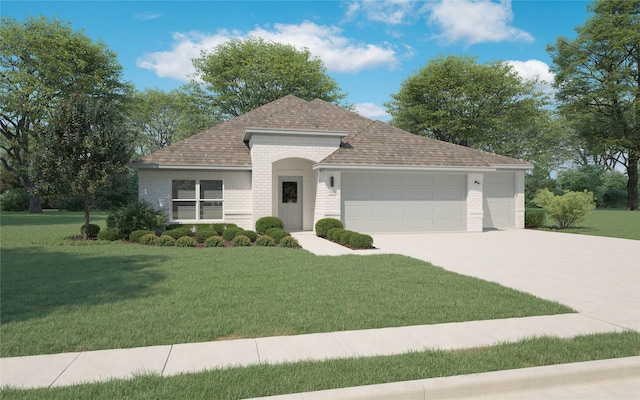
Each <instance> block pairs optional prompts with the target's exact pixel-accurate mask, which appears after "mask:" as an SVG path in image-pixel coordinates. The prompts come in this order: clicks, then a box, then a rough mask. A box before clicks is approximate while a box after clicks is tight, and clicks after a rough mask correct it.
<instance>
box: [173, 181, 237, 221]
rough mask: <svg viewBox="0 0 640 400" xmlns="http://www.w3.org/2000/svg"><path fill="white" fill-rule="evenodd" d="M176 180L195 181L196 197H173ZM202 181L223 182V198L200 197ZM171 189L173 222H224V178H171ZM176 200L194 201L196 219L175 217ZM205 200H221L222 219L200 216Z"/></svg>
mask: <svg viewBox="0 0 640 400" xmlns="http://www.w3.org/2000/svg"><path fill="white" fill-rule="evenodd" d="M175 181H195V188H194V194H195V198H192V199H181V198H174V197H173V185H174V182H175ZM202 181H219V182H220V184H221V186H222V187H221V192H222V195H221V198H220V199H208V198H204V199H203V198H200V194H201V186H200V182H202ZM170 182H171V189H170V193H171V208H170V212H171V221H172V222H178V223H182V222H187V223H191V222H196V223H197V222H211V223H215V222H223V221H224V215H225V214H224V207H225V205H224V203H225V202H224V192H225V187H224V179H171V181H170ZM175 202H193V203H194V207H195V219H184V218H182V219H178V218H175V217H174V211H173V205H174V203H175ZM203 202H219V203H221V204H222V206H221V207H222V217H221V218H220V219H211V218H209V219H202V218H200V207H201V203H203Z"/></svg>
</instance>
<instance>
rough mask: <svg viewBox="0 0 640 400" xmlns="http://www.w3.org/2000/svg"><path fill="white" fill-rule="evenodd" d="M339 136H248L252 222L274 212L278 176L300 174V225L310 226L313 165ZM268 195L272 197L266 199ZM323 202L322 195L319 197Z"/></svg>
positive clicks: (313, 201) (313, 202)
mask: <svg viewBox="0 0 640 400" xmlns="http://www.w3.org/2000/svg"><path fill="white" fill-rule="evenodd" d="M339 145H340V139H339V138H335V137H332V138H322V137H296V136H290V135H286V136H285V135H283V136H278V135H272V134H271V135H261V134H255V133H254V134H253V136H252V137H251V142H250V148H251V163H252V165H253V222H254V223H255V221H257V220H258V219H259V218H261V217H265V216H270V215H275V216H277V212H278V210H277V206H278V204H277V203H278V191H277V190H278V188H277V186H278V177H279V176H302V177H303V229H304V230H313V225H314V223H315V215H316V212H317V211H316V207H317V204H318V201H316V199H317V197H316V196H317V195H320V196H323V197H324V194H323V193H322V191H319V189H320V188H319V186H320V185H319V184H318V175H317V173H316V172H315V171H313V170H312V168H311V167H312V165H313V164H314V163H317V162H319V161H321V160H322V159H324V158H325V157H327V156H328V155H329V154H331V153H333V152H334V151H335V150H336V149H337V148H338V147H339ZM269 199H270V200H271V201H269ZM318 200H319V201H320V203H322V199H318Z"/></svg>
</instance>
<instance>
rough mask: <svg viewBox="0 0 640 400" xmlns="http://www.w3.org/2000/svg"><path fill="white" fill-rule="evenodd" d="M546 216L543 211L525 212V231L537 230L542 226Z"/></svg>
mask: <svg viewBox="0 0 640 400" xmlns="http://www.w3.org/2000/svg"><path fill="white" fill-rule="evenodd" d="M546 219H547V216H546V215H545V211H544V210H525V212H524V227H525V228H526V229H538V228H542V227H543V226H544V223H545V222H546Z"/></svg>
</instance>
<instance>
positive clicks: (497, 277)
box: [0, 230, 640, 399]
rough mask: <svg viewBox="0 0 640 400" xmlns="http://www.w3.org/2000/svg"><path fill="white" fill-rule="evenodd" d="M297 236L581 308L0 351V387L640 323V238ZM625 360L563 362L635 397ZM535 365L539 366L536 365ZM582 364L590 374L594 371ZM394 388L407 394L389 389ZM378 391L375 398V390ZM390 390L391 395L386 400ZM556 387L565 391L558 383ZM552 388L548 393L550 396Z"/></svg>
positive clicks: (636, 371)
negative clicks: (15, 353) (344, 240)
mask: <svg viewBox="0 0 640 400" xmlns="http://www.w3.org/2000/svg"><path fill="white" fill-rule="evenodd" d="M294 236H295V237H296V238H297V239H298V241H299V242H300V244H301V245H302V246H303V247H304V248H305V249H306V250H308V251H311V252H313V253H315V254H318V255H343V254H381V253H399V254H405V255H408V256H411V257H415V258H418V259H423V260H426V261H430V262H432V263H433V264H435V265H438V266H441V267H443V268H445V269H449V270H452V271H455V272H459V273H462V274H466V275H471V276H476V277H479V278H482V279H486V280H490V281H495V282H498V283H501V284H503V285H505V286H509V287H513V288H515V289H518V290H522V291H526V292H529V293H532V294H534V295H537V296H539V297H542V298H545V299H550V300H556V301H559V302H561V303H563V304H566V305H568V306H570V307H572V308H574V309H576V310H578V313H575V314H561V315H552V316H538V317H526V318H512V319H502V320H486V321H470V322H460V323H448V324H438V325H423V326H409V327H395V328H393V327H392V328H384V329H375V330H360V331H345V332H329V333H315V334H309V335H297V336H279V337H267V338H256V339H240V340H233V341H219V342H218V341H216V342H206V343H185V344H173V345H166V346H151V347H142V348H134V349H116V350H100V351H91V352H77V353H64V354H52V355H39V356H27V357H11V358H2V359H0V385H3V386H4V385H11V386H16V387H24V388H34V387H55V386H65V385H74V384H78V383H82V382H91V381H106V380H109V379H114V378H130V377H132V376H135V375H136V374H139V373H141V372H147V373H154V374H159V375H161V376H171V375H175V374H180V373H188V372H196V371H202V370H206V369H213V368H225V367H230V366H247V365H253V364H264V363H281V362H294V361H301V360H324V359H333V358H347V357H358V356H374V355H391V354H400V353H405V352H408V351H412V350H423V349H445V350H449V349H461V348H470V347H478V346H489V345H493V344H497V343H503V342H512V341H517V340H520V339H522V338H525V337H531V336H541V335H550V336H557V337H573V336H576V335H581V334H588V333H597V332H621V331H623V330H625V329H635V330H640V241H632V240H621V239H608V238H594V237H585V236H578V235H565V234H558V233H548V232H534V231H524V230H514V231H509V232H502V231H495V232H493V231H492V232H485V233H482V234H480V233H478V234H473V233H462V234H412V235H408V234H407V235H399V234H398V235H391V234H385V235H374V245H375V246H376V247H378V249H374V250H359V251H352V250H349V249H346V248H344V247H342V246H339V245H336V244H334V243H331V242H328V241H326V240H324V239H320V238H317V237H315V236H314V235H313V233H311V232H301V233H295V234H294ZM625 360H627V361H620V360H605V361H601V362H593V363H579V365H576V366H572V365H569V366H567V367H566V368H568V369H569V372H566V374H567V375H566V379H567V381H568V382H576V379H578V381H579V380H580V379H587V378H585V377H588V376H591V378H588V379H587V380H588V381H590V382H592V384H594V385H595V387H597V388H598V390H599V392H598V391H597V390H595V389H594V390H593V391H592V393H604V392H607V391H609V390H613V389H614V388H618V390H619V391H622V392H620V393H617V394H616V396H617V398H630V399H634V398H638V393H639V391H638V390H640V368H638V366H640V357H633V358H630V359H625ZM625 363H626V364H625ZM603 365H604V366H605V367H603ZM572 368H573V369H572ZM602 368H604V369H602ZM519 371H520V372H518V373H519V374H525V376H527V372H523V371H529V370H528V369H527V370H519ZM532 371H534V369H532V370H531V371H529V372H532ZM545 371H549V370H545ZM580 371H582V372H580ZM584 371H592V373H591V375H589V374H588V373H587V372H584ZM594 371H595V372H594ZM598 371H601V372H598ZM606 371H609V372H606ZM505 373H507V372H505ZM514 374H517V373H516V372H514ZM594 374H595V375H594ZM479 375H482V376H486V375H483V374H479ZM543 375H544V374H543ZM552 375H553V373H552V374H550V375H547V376H552ZM496 376H497V377H498V378H496ZM501 376H502V375H500V374H498V375H491V376H490V377H489V378H483V379H488V380H489V381H492V379H498V381H494V383H493V384H491V385H490V386H491V387H492V388H494V389H496V388H499V387H501V385H503V383H504V382H505V381H504V379H506V378H504V377H502V378H500V377H501ZM563 376H564V375H563ZM594 376H596V377H597V376H600V377H602V378H603V379H602V382H600V383H598V382H599V380H598V379H596V378H594ZM571 377H573V378H571ZM580 377H581V378H580ZM480 378H481V377H480V376H470V377H469V376H468V377H467V378H464V377H450V378H442V379H443V381H435V380H428V381H429V382H430V383H425V382H423V381H420V382H419V387H420V389H418V392H419V393H421V394H419V395H416V396H413V394H412V393H414V392H412V391H411V390H413V389H415V386H412V385H413V384H415V382H413V383H410V382H404V383H398V384H390V385H384V386H383V387H378V386H379V385H375V387H374V388H372V387H369V386H366V387H362V388H350V389H343V390H342V391H338V392H335V391H333V392H322V393H321V392H316V393H313V394H305V395H302V394H299V395H291V396H289V397H286V398H291V399H294V398H295V399H302V398H305V399H306V398H316V399H320V398H332V399H336V398H345V399H346V398H349V399H354V398H362V399H364V398H399V397H400V398H420V399H422V398H425V396H426V395H427V393H431V392H429V391H428V390H427V387H428V386H429V385H432V386H433V385H436V386H438V385H445V386H446V385H453V386H454V387H457V388H460V387H463V386H464V385H463V384H462V383H460V382H461V381H465V382H467V383H466V384H467V385H470V384H471V385H476V386H475V387H479V386H477V385H482V382H483V381H482V379H480ZM614 378H615V379H614ZM500 379H503V380H500ZM514 379H515V378H514ZM519 379H526V378H519ZM549 379H550V378H549ZM549 379H546V380H545V379H543V380H542V381H541V382H542V383H537V384H538V385H542V387H547V386H549V385H550V382H551V383H553V381H550V380H549ZM562 379H564V378H562ZM469 380H470V381H469ZM507 381H510V380H509V379H507ZM438 382H443V383H438ZM444 382H447V383H446V384H445V383H444ZM452 382H453V383H452ZM469 382H471V383H469ZM501 382H502V383H501ZM518 382H523V381H522V380H520V381H518ZM545 382H546V383H545ZM556 383H557V381H556ZM425 385H426V386H425ZM531 385H533V383H531ZM551 386H553V385H551ZM412 387H413V389H411V388H412ZM397 388H401V389H400V390H405V389H406V391H401V392H397V391H395V392H394V390H397ZM403 388H404V389H403ZM620 388H622V389H620ZM565 389H566V388H565ZM371 390H374V391H373V392H372V391H371ZM387 390H388V392H387ZM456 390H457V389H456ZM563 390H564V389H563ZM354 391H355V392H354ZM323 393H324V394H323ZM327 393H328V394H327ZM372 393H378V394H379V395H376V396H373V395H372ZM385 393H387V394H389V396H387V397H385V395H384V394H385ZM447 393H450V394H451V393H453V394H452V395H451V397H446V396H444V397H441V398H460V397H462V394H461V392H456V391H455V390H454V391H453V392H447ZM455 393H457V395H456V394H455ZM487 393H489V392H487ZM491 393H493V394H495V393H496V392H495V391H494V392H491ZM508 393H510V392H505V393H504V395H507V394H508ZM530 393H533V392H530ZM553 393H555V394H558V393H560V392H558V390H557V389H555V391H554V392H553ZM323 396H324V397H323ZM412 396H413V397H412ZM465 396H466V395H465ZM501 396H502V395H501ZM550 396H551V395H550V394H547V395H545V396H544V397H545V398H551V397H550ZM491 397H497V396H491ZM524 397H525V396H524V395H519V396H515V398H524ZM534 397H536V396H534ZM500 398H509V397H504V396H503V397H500ZM564 398H567V396H565V397H564Z"/></svg>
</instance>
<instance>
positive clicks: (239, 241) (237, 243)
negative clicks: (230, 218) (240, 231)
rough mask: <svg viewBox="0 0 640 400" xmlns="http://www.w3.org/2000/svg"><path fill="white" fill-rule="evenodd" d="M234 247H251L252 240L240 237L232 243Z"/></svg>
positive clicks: (235, 238)
mask: <svg viewBox="0 0 640 400" xmlns="http://www.w3.org/2000/svg"><path fill="white" fill-rule="evenodd" d="M231 245H232V246H233V247H242V246H251V239H249V238H248V237H246V236H244V235H238V236H236V237H234V238H233V240H232V241H231Z"/></svg>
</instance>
